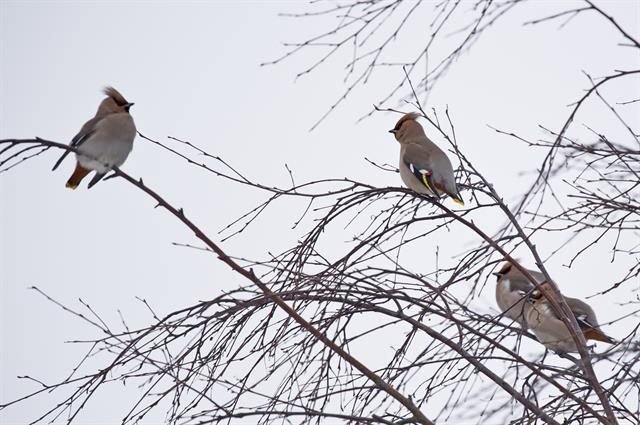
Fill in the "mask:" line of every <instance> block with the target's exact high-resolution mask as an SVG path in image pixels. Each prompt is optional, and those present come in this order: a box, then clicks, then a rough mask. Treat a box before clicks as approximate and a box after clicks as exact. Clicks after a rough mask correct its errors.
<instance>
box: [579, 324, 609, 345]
mask: <svg viewBox="0 0 640 425" xmlns="http://www.w3.org/2000/svg"><path fill="white" fill-rule="evenodd" d="M584 337H585V339H592V340H594V341H602V342H606V343H608V344H615V343H616V342H617V341H616V340H615V339H613V338H611V337H610V336H609V335H606V334H605V333H604V332H602V331H601V330H600V329H593V328H592V329H589V330H587V331H585V332H584Z"/></svg>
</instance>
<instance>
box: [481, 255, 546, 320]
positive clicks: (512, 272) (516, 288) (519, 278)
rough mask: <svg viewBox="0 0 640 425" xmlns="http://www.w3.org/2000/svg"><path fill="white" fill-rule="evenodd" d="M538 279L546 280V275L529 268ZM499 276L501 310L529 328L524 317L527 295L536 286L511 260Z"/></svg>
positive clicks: (499, 305) (505, 263)
mask: <svg viewBox="0 0 640 425" xmlns="http://www.w3.org/2000/svg"><path fill="white" fill-rule="evenodd" d="M528 271H529V273H531V275H532V276H533V277H534V278H535V279H536V281H537V283H542V282H544V281H545V278H544V275H543V274H542V273H540V272H536V271H533V270H528ZM494 275H495V276H497V278H498V279H497V282H496V302H497V303H498V307H500V311H502V312H503V313H504V315H505V316H507V317H509V318H511V319H513V320H515V321H516V322H518V324H519V325H520V327H521V328H522V329H523V330H527V322H526V320H525V317H524V311H525V310H524V308H525V303H526V299H527V295H529V293H530V292H532V291H533V290H534V289H535V286H534V285H533V284H532V283H531V282H530V281H529V279H527V277H526V276H525V275H524V274H522V272H521V271H520V270H518V269H517V268H516V267H514V266H513V265H512V264H511V263H509V262H504V263H503V264H502V267H501V268H500V271H499V272H496V273H494Z"/></svg>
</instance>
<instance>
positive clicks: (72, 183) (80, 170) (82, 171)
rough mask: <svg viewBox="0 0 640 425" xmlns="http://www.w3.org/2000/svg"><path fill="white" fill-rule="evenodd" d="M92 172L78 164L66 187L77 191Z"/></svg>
mask: <svg viewBox="0 0 640 425" xmlns="http://www.w3.org/2000/svg"><path fill="white" fill-rule="evenodd" d="M90 172H91V170H87V169H86V168H84V167H83V166H82V165H80V163H78V162H76V169H75V170H73V174H71V177H69V180H67V184H66V185H65V187H68V188H69V189H75V188H76V187H78V185H79V184H80V182H81V181H82V179H83V178H85V176H86V175H87V174H89V173H90Z"/></svg>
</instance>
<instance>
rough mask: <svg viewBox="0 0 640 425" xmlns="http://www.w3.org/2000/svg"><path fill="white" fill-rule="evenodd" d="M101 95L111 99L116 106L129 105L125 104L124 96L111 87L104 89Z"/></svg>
mask: <svg viewBox="0 0 640 425" xmlns="http://www.w3.org/2000/svg"><path fill="white" fill-rule="evenodd" d="M103 93H104V94H106V95H107V96H109V97H110V98H111V99H113V100H114V101H115V102H116V103H117V104H118V106H124V105H126V104H127V103H129V102H127V99H125V98H124V96H123V95H121V94H120V92H119V91H118V90H116V89H114V88H113V87H111V86H109V87H105V88H104V90H103Z"/></svg>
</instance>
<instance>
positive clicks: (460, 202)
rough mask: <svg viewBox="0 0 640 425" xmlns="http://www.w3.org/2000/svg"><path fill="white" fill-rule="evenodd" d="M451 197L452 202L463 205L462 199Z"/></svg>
mask: <svg viewBox="0 0 640 425" xmlns="http://www.w3.org/2000/svg"><path fill="white" fill-rule="evenodd" d="M451 199H453V202H455V203H456V204H458V205H462V206H464V201H463V200H462V199H460V198H453V197H452V198H451Z"/></svg>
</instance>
